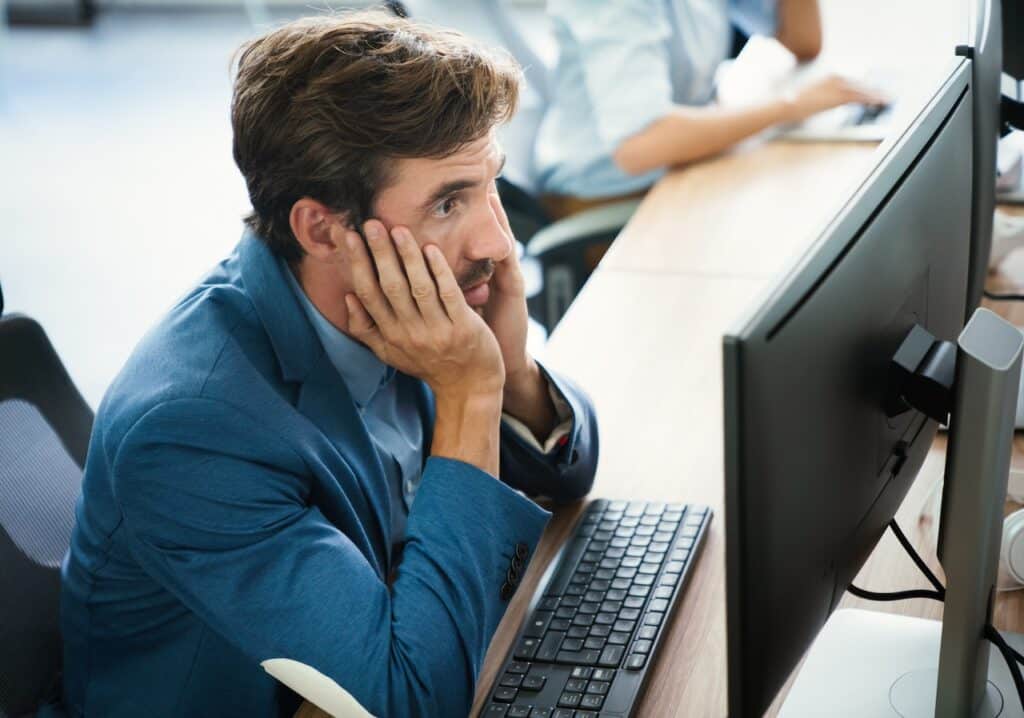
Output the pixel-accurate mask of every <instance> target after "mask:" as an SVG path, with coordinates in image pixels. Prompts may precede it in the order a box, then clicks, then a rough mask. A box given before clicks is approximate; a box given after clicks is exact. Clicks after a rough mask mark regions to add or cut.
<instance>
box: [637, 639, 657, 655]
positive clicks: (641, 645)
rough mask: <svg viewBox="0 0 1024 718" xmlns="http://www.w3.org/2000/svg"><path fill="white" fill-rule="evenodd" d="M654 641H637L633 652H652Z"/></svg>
mask: <svg viewBox="0 0 1024 718" xmlns="http://www.w3.org/2000/svg"><path fill="white" fill-rule="evenodd" d="M652 645H654V642H653V641H637V642H636V643H634V644H633V653H650V652H651V646H652Z"/></svg>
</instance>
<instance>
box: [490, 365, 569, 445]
mask: <svg viewBox="0 0 1024 718" xmlns="http://www.w3.org/2000/svg"><path fill="white" fill-rule="evenodd" d="M502 411H504V412H505V413H506V414H509V415H510V416H513V417H515V418H516V419H518V420H519V421H521V422H522V423H523V424H525V425H526V427H527V428H528V429H529V430H530V431H531V432H532V433H533V435H534V436H535V437H537V438H538V439H540V440H543V437H545V436H547V435H548V434H550V433H551V431H552V430H553V429H554V428H555V422H556V420H557V413H556V411H555V406H554V403H553V402H552V401H551V394H550V392H549V391H548V380H547V378H546V377H545V376H544V373H543V372H542V371H541V370H540V367H539V366H538V365H537V362H535V361H534V360H533V358H532V357H527V360H526V361H525V362H524V363H523V366H522V368H520V369H517V370H515V371H511V372H508V373H507V374H506V376H505V389H504V393H503V396H502Z"/></svg>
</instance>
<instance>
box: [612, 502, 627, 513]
mask: <svg viewBox="0 0 1024 718" xmlns="http://www.w3.org/2000/svg"><path fill="white" fill-rule="evenodd" d="M608 510H609V511H625V510H626V502H625V501H611V502H609V504H608Z"/></svg>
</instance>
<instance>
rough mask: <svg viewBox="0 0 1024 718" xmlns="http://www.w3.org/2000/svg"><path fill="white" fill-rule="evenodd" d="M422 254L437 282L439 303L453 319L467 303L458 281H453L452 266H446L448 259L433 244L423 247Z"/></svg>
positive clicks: (464, 308)
mask: <svg viewBox="0 0 1024 718" xmlns="http://www.w3.org/2000/svg"><path fill="white" fill-rule="evenodd" d="M423 254H425V255H426V257H427V264H428V265H429V266H430V273H431V274H433V275H434V281H435V282H436V283H437V295H438V296H439V297H440V298H441V304H442V305H444V309H445V312H447V313H448V316H449V317H450V318H451V319H452V321H455V320H456V319H458V318H459V317H460V316H461V315H462V314H463V313H464V312H465V311H466V310H467V309H468V308H469V305H468V304H466V298H465V297H464V296H463V295H462V290H461V289H459V283H458V282H456V281H455V275H453V274H452V268H451V267H449V266H448V260H447V259H445V258H444V254H442V253H441V250H440V249H438V248H437V247H436V246H434V245H433V244H428V245H427V246H426V247H424V248H423Z"/></svg>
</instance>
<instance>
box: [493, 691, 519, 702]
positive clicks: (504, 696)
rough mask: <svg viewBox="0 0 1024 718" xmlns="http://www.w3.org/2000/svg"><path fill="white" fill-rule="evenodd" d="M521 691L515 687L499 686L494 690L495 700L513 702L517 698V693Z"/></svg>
mask: <svg viewBox="0 0 1024 718" xmlns="http://www.w3.org/2000/svg"><path fill="white" fill-rule="evenodd" d="M518 693H519V691H518V690H516V689H515V688H499V689H498V690H496V691H494V700H496V701H498V702H500V703H511V702H512V701H514V700H515V699H516V695H517V694H518Z"/></svg>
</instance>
